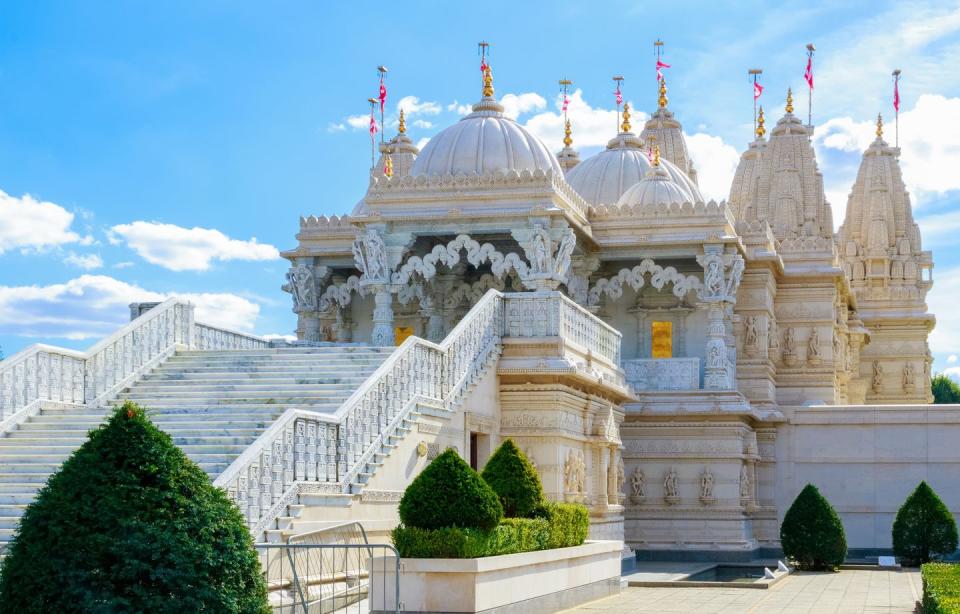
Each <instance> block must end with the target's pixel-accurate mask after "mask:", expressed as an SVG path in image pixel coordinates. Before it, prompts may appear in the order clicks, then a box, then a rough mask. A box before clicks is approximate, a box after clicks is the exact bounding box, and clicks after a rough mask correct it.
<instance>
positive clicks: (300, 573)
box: [256, 543, 400, 614]
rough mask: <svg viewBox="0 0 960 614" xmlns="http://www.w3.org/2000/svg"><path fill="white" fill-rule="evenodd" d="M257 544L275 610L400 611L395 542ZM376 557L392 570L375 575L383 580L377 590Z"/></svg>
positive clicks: (296, 613)
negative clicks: (374, 572) (373, 582)
mask: <svg viewBox="0 0 960 614" xmlns="http://www.w3.org/2000/svg"><path fill="white" fill-rule="evenodd" d="M256 549H257V552H258V553H259V554H260V563H261V565H262V566H263V570H264V572H265V574H266V579H267V591H268V598H269V601H270V607H271V608H273V612H274V614H323V613H328V614H333V613H337V614H349V613H350V612H357V613H358V614H361V613H362V614H367V613H368V612H396V613H397V614H399V612H400V555H399V554H398V553H397V550H396V549H395V548H394V547H393V546H392V545H390V544H366V543H359V544H357V543H354V544H345V543H338V544H317V543H292V544H257V545H256ZM373 558H377V559H378V561H379V560H382V561H383V562H382V563H378V565H379V566H380V568H381V569H385V568H387V567H388V566H389V568H391V569H390V571H391V572H392V573H379V574H376V576H377V578H376V580H375V581H377V582H379V583H380V584H381V585H382V586H378V587H376V589H377V590H372V589H373V588H374V587H371V584H370V583H371V570H372V565H371V560H372V559H373ZM391 559H392V562H391ZM388 584H392V586H388ZM374 595H375V596H374ZM371 599H376V600H377V601H378V603H371ZM381 602H382V603H381Z"/></svg>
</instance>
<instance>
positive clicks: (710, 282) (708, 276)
mask: <svg viewBox="0 0 960 614" xmlns="http://www.w3.org/2000/svg"><path fill="white" fill-rule="evenodd" d="M704 260H705V262H706V268H705V269H704V274H703V293H704V296H705V297H706V298H719V297H720V296H722V295H723V291H724V279H723V257H722V256H720V255H719V254H707V255H706V256H705V257H704Z"/></svg>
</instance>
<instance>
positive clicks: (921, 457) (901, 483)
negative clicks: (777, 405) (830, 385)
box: [775, 405, 960, 556]
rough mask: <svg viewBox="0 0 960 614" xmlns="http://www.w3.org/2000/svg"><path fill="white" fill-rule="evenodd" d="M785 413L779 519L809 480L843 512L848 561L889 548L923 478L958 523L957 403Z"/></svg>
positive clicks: (779, 445) (779, 451)
mask: <svg viewBox="0 0 960 614" xmlns="http://www.w3.org/2000/svg"><path fill="white" fill-rule="evenodd" d="M781 409H783V412H784V414H786V416H787V418H788V422H787V423H784V424H781V425H779V426H778V428H777V436H776V459H777V461H776V469H775V471H776V480H775V484H776V487H775V488H776V507H777V511H778V516H779V520H780V521H782V520H783V516H784V514H785V513H786V511H787V508H789V507H790V504H791V503H792V502H793V499H794V497H796V495H797V494H798V493H799V492H800V490H801V489H802V488H803V487H804V485H806V484H807V483H808V482H809V483H812V484H814V485H815V486H816V487H817V488H819V489H820V491H821V492H822V493H823V495H824V496H825V497H827V499H828V500H829V501H830V503H832V504H833V506H834V507H835V508H836V509H837V511H838V512H839V513H840V517H841V518H842V520H843V524H844V528H845V529H846V534H847V544H848V546H849V547H850V549H851V553H850V554H851V556H857V555H858V554H859V555H865V554H871V553H874V552H875V551H877V550H878V549H880V550H882V549H889V548H890V547H891V534H890V532H891V528H892V526H893V520H894V518H895V517H896V514H897V510H898V509H899V507H900V505H901V504H902V503H903V501H904V500H905V499H906V498H907V496H908V495H909V494H910V493H911V492H912V491H913V489H914V488H916V486H917V484H919V483H920V481H921V480H926V481H927V483H928V484H930V486H931V487H932V488H933V489H934V490H935V491H936V492H937V494H939V495H940V497H941V498H942V499H943V501H944V503H946V504H947V507H949V508H950V511H951V512H953V514H954V516H955V517H957V518H958V521H960V405H878V406H869V405H865V406H859V405H858V406H853V405H851V406H818V407H787V408H781Z"/></svg>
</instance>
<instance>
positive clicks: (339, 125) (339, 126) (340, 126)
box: [327, 122, 347, 132]
mask: <svg viewBox="0 0 960 614" xmlns="http://www.w3.org/2000/svg"><path fill="white" fill-rule="evenodd" d="M346 129H347V126H346V124H344V123H343V122H330V123H329V124H327V132H343V131H344V130H346Z"/></svg>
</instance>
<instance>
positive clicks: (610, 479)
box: [607, 446, 620, 505]
mask: <svg viewBox="0 0 960 614" xmlns="http://www.w3.org/2000/svg"><path fill="white" fill-rule="evenodd" d="M607 503H608V504H609V505H618V504H619V503H620V493H619V491H618V489H617V447H616V446H610V447H609V448H607Z"/></svg>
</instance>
